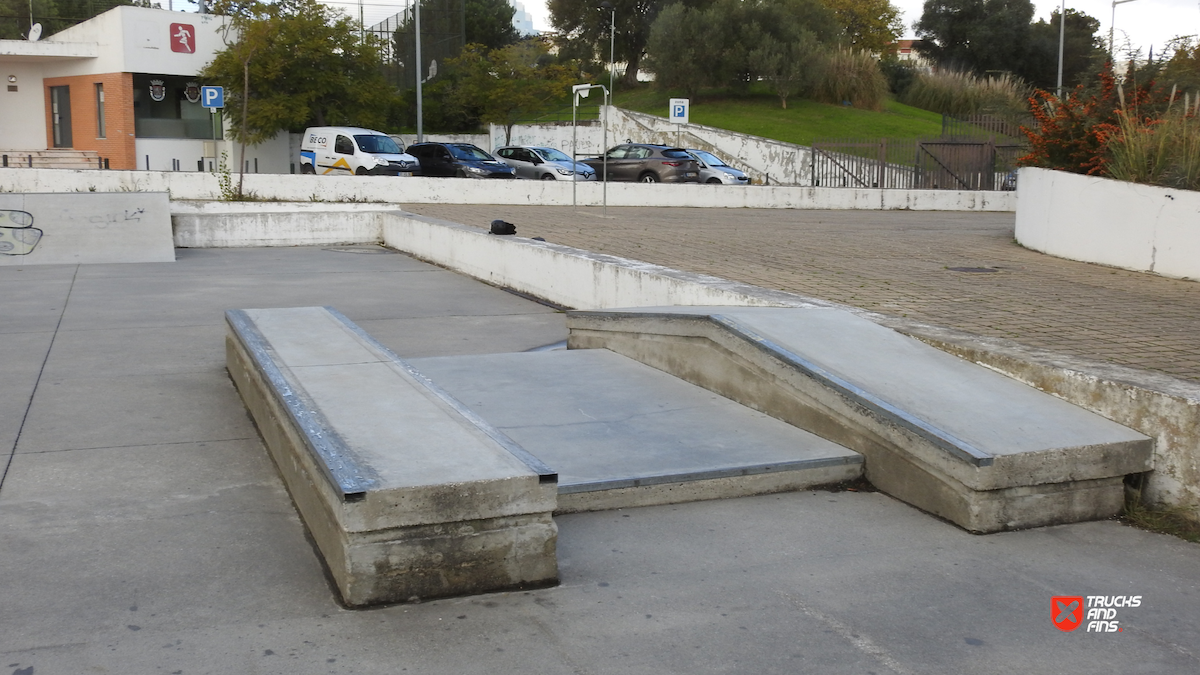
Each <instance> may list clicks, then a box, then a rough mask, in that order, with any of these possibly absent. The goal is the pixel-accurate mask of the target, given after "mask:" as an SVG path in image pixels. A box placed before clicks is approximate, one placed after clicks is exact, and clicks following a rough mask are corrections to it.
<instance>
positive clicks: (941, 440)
mask: <svg viewBox="0 0 1200 675" xmlns="http://www.w3.org/2000/svg"><path fill="white" fill-rule="evenodd" d="M738 309H759V307H751V306H747V307H739V308H738ZM766 309H803V308H790V307H782V308H780V307H775V308H771V307H766ZM570 314H574V315H577V316H584V317H595V318H604V317H606V316H614V315H618V316H624V317H630V318H633V317H647V318H653V319H680V318H684V319H690V320H693V321H695V320H702V321H708V322H711V323H715V324H717V325H720V326H723V327H724V328H725V329H726V330H728V331H729V332H731V333H732V334H734V335H735V336H737V337H740V338H742V339H743V340H746V341H747V342H749V343H751V344H753V345H754V346H755V347H757V348H758V349H760V350H762V351H763V352H765V353H767V354H770V355H772V356H774V357H776V358H778V359H780V360H782V361H784V362H785V363H788V364H789V365H791V366H793V367H794V368H796V369H797V370H800V371H801V372H803V373H805V374H807V375H809V376H810V377H812V378H814V379H816V380H820V381H822V382H824V383H825V384H826V385H827V386H828V387H829V388H831V389H833V390H834V391H836V392H838V393H839V394H841V395H842V396H844V397H846V398H848V399H850V400H854V401H857V402H858V403H859V404H860V405H862V406H863V407H865V408H867V409H868V410H870V411H872V412H874V413H875V414H877V415H879V416H881V417H883V418H884V419H886V420H889V421H891V422H893V423H895V424H897V425H899V426H902V427H904V428H906V429H908V430H909V431H911V432H913V433H915V434H917V435H918V436H921V437H922V438H924V439H926V440H928V441H929V442H930V443H932V444H933V445H935V446H937V447H938V448H940V449H942V450H944V451H946V452H947V453H949V454H951V455H954V456H955V457H958V458H960V459H963V460H966V461H968V462H970V463H972V464H974V465H976V466H991V465H992V463H993V461H994V459H995V457H994V456H993V455H989V454H988V453H986V452H984V451H982V450H980V449H978V448H976V447H975V446H973V445H971V444H970V443H967V442H966V441H964V440H962V439H960V438H958V437H957V436H955V435H954V434H951V433H950V432H948V431H946V430H945V429H941V428H939V427H935V426H933V425H932V424H929V423H928V422H926V421H924V420H922V419H920V418H918V417H916V416H914V415H910V414H908V413H906V412H904V411H903V410H901V409H900V408H897V407H896V406H894V405H892V404H891V403H888V402H887V401H885V400H883V399H881V398H879V397H877V396H875V395H873V394H871V393H869V392H867V391H866V390H864V389H862V388H861V387H858V386H856V385H854V384H851V383H850V382H849V381H847V380H845V379H843V378H841V377H838V376H837V375H835V374H833V373H831V372H829V371H827V370H825V369H824V368H821V367H820V366H818V365H817V364H815V363H813V362H811V361H809V360H807V359H805V358H803V357H801V356H800V355H798V354H795V353H793V352H791V351H789V350H787V349H785V348H783V347H782V346H780V345H778V344H776V343H774V342H772V341H770V340H768V339H767V338H765V337H763V336H761V335H759V334H758V333H756V332H754V331H753V330H752V329H750V328H749V327H748V326H746V325H745V324H742V323H740V322H738V321H737V320H736V319H733V318H731V317H728V316H726V315H724V314H712V313H703V314H700V313H696V314H689V313H686V312H636V311H633V312H631V311H612V310H579V311H574V312H570ZM931 349H932V347H931Z"/></svg>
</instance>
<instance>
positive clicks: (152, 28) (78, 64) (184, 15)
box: [46, 6, 228, 77]
mask: <svg viewBox="0 0 1200 675" xmlns="http://www.w3.org/2000/svg"><path fill="white" fill-rule="evenodd" d="M227 21H228V17H224V16H217V15H213V14H195V13H191V12H170V11H164V10H161V9H149V8H145V7H130V6H122V7H116V8H114V9H111V10H109V11H107V12H104V13H103V14H100V15H98V16H96V17H94V18H92V19H91V20H89V21H85V22H83V23H80V24H77V25H75V26H72V27H70V28H68V29H66V30H64V31H61V32H59V33H56V34H54V35H52V36H50V37H48V38H46V39H47V40H48V41H52V42H81V43H93V44H96V45H97V46H98V47H99V55H98V57H97V58H94V59H80V60H72V61H64V62H62V63H61V64H55V66H53V67H50V68H47V70H46V77H66V76H70V75H95V74H99V73H155V74H160V75H195V74H196V73H198V72H200V70H201V69H203V68H204V66H205V65H207V64H208V62H209V61H212V59H213V55H214V54H216V53H217V52H219V51H221V50H222V49H224V48H225V43H224V41H223V40H222V39H221V35H220V33H219V29H220V27H221V26H222V25H223V24H224V23H225V22H227ZM173 23H181V24H189V25H191V26H193V27H194V28H195V32H196V35H195V45H196V51H195V52H194V53H191V54H186V53H182V52H174V51H171V43H170V39H169V33H170V27H171V24H173Z"/></svg>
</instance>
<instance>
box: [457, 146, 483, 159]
mask: <svg viewBox="0 0 1200 675" xmlns="http://www.w3.org/2000/svg"><path fill="white" fill-rule="evenodd" d="M450 154H452V155H454V158H455V159H474V160H480V161H486V160H489V159H491V158H492V156H491V155H489V154H487V153H486V152H484V151H483V150H480V149H479V148H477V147H475V146H473V145H452V146H450Z"/></svg>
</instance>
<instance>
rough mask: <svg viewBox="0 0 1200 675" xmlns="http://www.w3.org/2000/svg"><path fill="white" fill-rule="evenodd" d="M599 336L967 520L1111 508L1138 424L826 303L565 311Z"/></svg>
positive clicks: (971, 525)
mask: <svg viewBox="0 0 1200 675" xmlns="http://www.w3.org/2000/svg"><path fill="white" fill-rule="evenodd" d="M568 325H569V327H570V328H571V337H570V338H569V344H570V346H571V347H572V348H600V347H605V348H608V349H612V350H614V351H617V352H620V353H622V354H626V355H627V356H630V357H631V358H635V359H638V360H640V361H643V362H645V363H647V364H649V365H651V366H654V367H656V368H661V369H662V370H664V371H666V372H669V373H672V374H674V375H677V376H679V377H682V378H684V379H686V380H688V381H691V382H694V383H697V384H700V385H701V386H704V387H706V388H708V389H710V390H712V391H716V392H718V393H722V394H724V395H726V396H729V397H730V398H733V399H734V400H738V401H740V402H742V403H745V404H746V405H749V406H751V407H754V408H756V409H759V410H763V411H766V412H769V413H770V414H771V415H773V416H775V417H778V418H779V419H783V420H786V421H788V422H790V423H792V424H795V425H796V426H799V427H801V428H804V429H808V430H811V431H813V432H814V433H817V434H818V435H820V436H822V437H824V438H828V439H830V440H833V441H835V442H838V443H842V444H844V445H846V446H847V447H849V448H852V449H854V450H857V451H860V452H862V453H864V454H865V455H866V456H867V461H866V467H867V476H868V478H869V479H870V480H871V481H872V482H874V483H875V484H876V485H878V486H879V487H880V488H881V489H883V490H885V491H888V492H890V493H891V494H893V495H895V496H897V497H900V498H901V499H904V500H905V501H909V502H910V503H913V504H916V505H917V506H920V507H922V508H925V509H928V510H929V511H932V512H934V513H936V514H938V515H941V516H943V517H946V518H948V519H950V520H952V521H954V522H956V523H958V524H960V525H962V526H963V527H966V528H967V529H970V530H973V531H983V532H986V531H995V530H998V529H1010V528H1015V527H1031V526H1035V525H1046V524H1051V523H1055V522H1070V521H1072V520H1088V519H1092V518H1099V517H1107V516H1110V515H1114V514H1115V513H1117V512H1118V511H1119V510H1120V508H1121V505H1122V501H1123V488H1122V486H1121V481H1122V479H1123V477H1124V476H1125V475H1126V474H1129V473H1137V472H1141V471H1146V470H1148V469H1149V468H1150V465H1149V462H1150V456H1151V451H1152V442H1151V440H1150V439H1149V438H1147V437H1146V436H1144V435H1142V434H1140V433H1138V432H1136V431H1134V430H1132V429H1129V428H1127V427H1124V426H1121V425H1119V424H1117V423H1115V422H1112V421H1110V420H1107V419H1105V418H1103V417H1100V416H1099V415H1096V414H1094V413H1091V412H1088V411H1086V410H1084V409H1082V408H1079V407H1077V406H1074V405H1071V404H1070V403H1067V402H1065V401H1062V400H1060V399H1057V398H1054V397H1053V396H1050V395H1049V394H1045V393H1043V392H1040V391H1038V390H1036V389H1034V388H1033V387H1030V386H1027V385H1025V384H1022V383H1020V382H1017V381H1016V380H1012V379H1010V378H1008V377H1005V376H1004V375H1001V374H999V373H996V372H993V371H990V370H988V369H986V368H983V367H981V366H978V365H975V364H973V363H970V362H967V361H964V360H962V359H959V358H957V357H955V356H952V355H950V354H947V353H945V352H942V351H940V350H937V349H934V348H932V347H930V346H928V345H925V344H923V343H921V342H919V341H918V340H916V339H913V338H910V337H908V336H905V335H901V334H900V333H897V332H895V331H892V330H890V329H887V328H884V327H882V326H879V325H877V324H874V323H872V322H870V321H867V320H866V319H863V318H861V317H858V316H855V315H854V314H851V313H849V312H845V311H840V310H836V309H824V308H822V309H803V308H769V307H759V308H745V307H653V308H635V309H618V310H607V311H593V312H575V313H572V314H571V315H570V316H569V318H568Z"/></svg>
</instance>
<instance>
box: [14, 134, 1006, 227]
mask: <svg viewBox="0 0 1200 675" xmlns="http://www.w3.org/2000/svg"><path fill="white" fill-rule="evenodd" d="M280 143H281V147H286V143H285V141H282V140H281V141H280ZM233 154H234V153H232V152H231V155H233ZM139 161H142V162H144V161H145V159H144V157H143V158H139ZM261 168H262V167H261V164H260V171H261ZM573 188H574V189H575V191H576V193H577V198H578V203H579V205H581V206H599V205H600V204H601V199H602V196H603V194H604V184H603V183H596V182H590V183H579V184H577V185H573V184H572V183H571V182H569V181H553V182H551V181H532V180H531V181H524V180H523V181H508V180H475V179H469V178H422V177H412V178H406V177H387V176H305V175H300V174H297V175H276V174H247V176H246V181H245V189H246V191H247V192H248V193H250V194H252V195H253V196H255V197H256V198H258V199H263V200H272V201H291V202H315V201H327V202H378V203H410V204H438V203H440V204H538V205H545V206H569V205H571V204H572V189H573ZM139 190H152V191H165V192H169V193H170V194H171V198H172V199H219V198H220V197H221V191H220V186H219V185H218V182H217V177H216V176H214V175H212V174H209V173H196V172H158V171H73V170H66V169H0V192H89V191H96V192H131V191H139ZM607 194H608V205H609V206H614V207H616V206H678V207H686V206H700V207H720V208H765V209H780V208H788V209H792V208H795V209H869V210H879V209H911V210H916V211H1012V210H1013V209H1014V208H1015V203H1016V199H1015V194H1014V193H1012V192H969V191H963V192H958V191H954V190H878V189H839V188H811V187H781V186H745V187H744V186H730V185H700V184H682V185H675V184H641V183H610V184H608V188H607Z"/></svg>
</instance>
